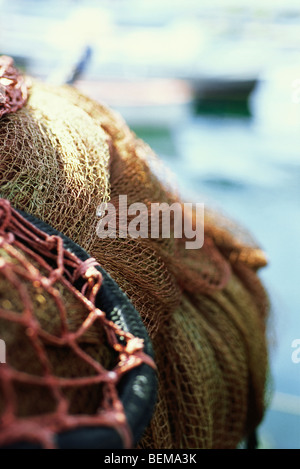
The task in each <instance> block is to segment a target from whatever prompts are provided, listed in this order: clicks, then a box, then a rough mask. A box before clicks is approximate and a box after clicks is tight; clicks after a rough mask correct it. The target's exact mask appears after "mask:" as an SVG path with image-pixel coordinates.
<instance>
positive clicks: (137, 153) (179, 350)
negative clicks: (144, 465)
mask: <svg viewBox="0 0 300 469" xmlns="http://www.w3.org/2000/svg"><path fill="white" fill-rule="evenodd" d="M0 151H1V161H0V173H1V185H0V194H1V195H2V196H3V197H5V198H7V199H9V200H10V201H11V202H12V203H13V205H14V206H16V207H17V208H20V209H23V210H26V211H28V212H29V213H32V214H34V215H35V216H38V217H40V218H41V219H42V220H44V221H46V222H48V223H50V224H51V225H52V226H53V227H54V228H56V229H58V230H59V231H61V232H62V233H64V234H66V235H68V236H69V237H70V238H72V240H74V241H75V242H76V243H78V244H80V245H81V246H82V247H83V248H84V249H86V250H88V252H89V253H90V254H91V255H92V256H93V257H94V258H96V259H97V261H98V262H99V263H100V264H101V265H102V266H103V267H104V268H105V269H106V270H107V271H108V272H109V273H110V275H111V276H112V277H113V279H114V280H115V281H116V282H117V283H118V285H120V287H121V288H122V290H123V291H124V292H126V294H127V295H128V297H129V298H130V300H131V301H132V303H133V304H134V306H135V308H136V309H137V310H138V311H139V313H140V315H141V318H142V320H143V322H144V324H145V326H146V328H147V331H148V333H149V334H150V337H151V339H152V341H153V345H154V351H155V360H156V363H157V367H158V375H159V395H158V402H157V405H156V410H155V412H154V415H153V418H152V421H151V424H150V425H149V427H148V429H147V431H146V434H145V435H144V437H143V439H142V440H141V441H140V444H139V445H140V447H142V448H234V447H236V446H237V444H238V443H239V441H240V440H241V439H242V438H244V437H245V436H247V435H248V434H249V433H251V431H252V430H253V429H254V428H255V427H256V426H257V425H258V423H259V422H260V421H261V419H262V417H263V414H264V410H265V397H264V396H265V387H266V381H267V369H268V360H267V344H266V338H265V328H266V319H267V313H268V299H267V296H266V293H265V291H264V288H263V286H262V285H261V282H260V280H259V278H258V276H257V270H258V269H259V268H260V267H263V266H264V265H266V258H265V255H264V253H263V251H262V250H261V249H260V248H259V247H258V246H257V244H256V243H255V241H253V240H252V238H251V237H250V236H249V235H248V233H246V232H244V231H243V230H242V229H240V228H239V227H238V226H237V225H236V224H235V223H233V222H231V221H230V220H228V219H227V218H226V217H224V216H221V215H219V214H216V213H213V212H212V211H209V210H207V209H205V225H204V244H203V246H202V247H201V249H191V250H188V249H186V247H185V242H186V241H187V239H186V238H185V236H184V235H183V237H182V238H176V237H175V236H174V232H173V231H172V230H171V235H170V237H169V238H163V237H162V236H159V237H158V238H151V237H148V238H141V237H139V238H131V237H129V236H127V237H123V235H122V230H123V228H124V226H122V223H121V218H122V214H123V212H124V210H125V209H126V208H127V207H124V206H122V205H121V206H120V205H119V204H120V199H119V196H120V195H126V196H127V205H128V206H129V205H130V204H133V203H136V202H140V203H141V202H142V203H143V204H145V206H146V207H148V208H150V206H151V204H153V203H163V202H165V203H166V204H168V205H171V204H173V203H179V204H181V205H182V204H183V200H182V199H181V198H180V197H179V195H178V194H177V193H176V192H175V191H174V189H173V187H172V186H171V185H170V184H166V183H164V182H163V181H162V178H161V177H160V175H161V174H162V175H163V176H164V174H163V173H164V172H163V171H161V164H160V162H159V160H158V158H157V157H156V155H155V154H154V153H153V152H152V150H151V149H150V148H149V146H148V145H147V144H145V143H144V142H143V141H141V140H140V139H138V138H137V137H136V135H135V134H134V133H133V132H132V131H131V130H130V129H129V128H128V126H127V125H126V124H125V122H124V121H123V119H122V118H121V117H120V116H119V115H118V114H116V113H114V112H113V111H111V110H110V109H108V108H107V107H106V106H104V105H102V104H99V103H95V102H94V101H93V100H91V99H89V98H87V97H86V96H83V95H82V94H80V93H79V92H78V91H77V90H75V89H74V88H71V87H68V86H63V87H51V86H48V85H45V84H41V83H38V82H33V83H32V87H31V91H30V97H29V100H28V103H27V105H26V106H24V107H23V108H22V109H21V110H19V111H18V112H16V113H15V114H11V115H7V116H4V117H3V118H2V119H1V121H0ZM203 158H205V155H203ZM109 200H110V202H111V203H112V204H113V205H114V206H115V208H116V237H114V238H110V237H107V238H104V239H100V238H99V237H98V236H97V234H96V231H95V229H96V226H97V223H98V222H99V218H97V207H99V205H101V203H102V204H105V203H106V202H108V201H109ZM104 206H105V205H104ZM182 207H183V205H182ZM183 209H184V208H183ZM185 210H186V212H187V213H186V215H187V217H189V219H190V220H191V223H192V225H193V226H194V227H195V223H196V211H195V207H192V208H190V207H189V208H187V209H185ZM98 214H99V213H98ZM129 222H130V218H128V221H127V223H128V224H129Z"/></svg>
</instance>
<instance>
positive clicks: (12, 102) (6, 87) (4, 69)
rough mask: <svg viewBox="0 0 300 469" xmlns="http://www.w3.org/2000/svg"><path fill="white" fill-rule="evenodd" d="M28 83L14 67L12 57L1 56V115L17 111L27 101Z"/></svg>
mask: <svg viewBox="0 0 300 469" xmlns="http://www.w3.org/2000/svg"><path fill="white" fill-rule="evenodd" d="M27 97H28V93H27V85H26V82H25V79H24V77H23V76H22V75H21V74H20V73H19V71H18V70H17V69H16V68H15V67H14V62H13V59H12V58H11V57H7V56H6V55H3V56H1V57H0V117H1V116H3V115H4V114H9V113H11V112H15V111H17V110H18V109H20V108H21V107H23V106H24V104H25V103H26V101H27Z"/></svg>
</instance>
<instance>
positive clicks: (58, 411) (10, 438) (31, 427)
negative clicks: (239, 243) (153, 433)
mask: <svg viewBox="0 0 300 469" xmlns="http://www.w3.org/2000/svg"><path fill="white" fill-rule="evenodd" d="M96 265H98V264H97V262H96V261H95V260H94V259H92V258H89V259H88V260H87V261H84V262H83V261H81V260H79V259H78V258H77V257H76V256H75V255H73V254H72V253H71V252H69V251H67V250H65V249H64V247H63V241H62V239H61V238H60V237H59V236H49V235H47V234H46V233H44V232H42V231H40V230H39V229H37V228H36V227H35V226H34V225H32V224H31V223H29V222H28V221H26V220H25V219H24V218H23V217H22V216H21V215H20V214H18V212H16V211H15V210H14V209H12V207H11V206H10V204H9V202H8V201H6V200H4V199H0V330H1V338H3V339H5V341H6V342H7V363H6V364H1V365H0V422H1V425H0V445H7V444H10V443H13V442H16V441H20V440H21V441H24V440H26V441H31V442H38V443H41V444H42V445H43V446H44V447H46V448H53V447H54V446H55V445H54V435H55V433H57V432H61V431H66V430H71V429H74V428H78V427H82V426H96V425H97V426H98V425H103V426H109V427H113V428H114V429H116V430H117V431H118V432H119V434H120V435H121V437H122V440H123V443H124V446H125V447H130V446H131V444H132V440H131V432H130V429H129V427H128V424H127V421H126V417H125V413H124V409H123V405H122V402H121V400H120V399H119V396H118V391H117V388H116V386H117V384H118V383H119V381H120V379H121V378H122V376H123V375H125V374H126V373H128V371H130V370H132V369H133V368H135V367H137V366H139V365H140V364H141V363H143V362H146V363H148V364H149V365H151V366H154V364H153V362H152V359H151V358H150V357H149V356H147V355H145V354H144V352H143V341H142V340H141V339H139V338H137V337H134V336H133V335H132V334H130V333H128V332H124V331H123V330H121V329H120V328H119V327H118V326H117V325H116V324H115V323H113V322H112V321H109V320H108V319H107V318H106V315H105V313H104V312H103V311H101V310H99V309H98V308H97V307H96V306H95V298H96V296H97V294H98V292H99V290H100V288H101V282H102V275H101V273H100V272H99V271H98V270H97V269H96V268H95V266H96ZM79 277H81V278H83V279H84V285H83V287H82V290H81V291H79V290H77V289H76V288H75V287H74V286H73V285H72V284H73V283H74V282H75V281H76V280H77V279H78V278H79ZM51 302H52V305H51ZM53 305H54V306H55V307H54V309H53ZM43 306H46V307H43ZM70 307H71V313H70V311H69V308H70ZM76 308H77V309H76ZM74 316H75V318H74ZM79 318H80V319H79ZM101 333H102V335H101ZM120 337H122V338H123V341H124V343H122V344H121V343H120V341H119V338H120ZM100 338H101V341H100ZM104 338H105V340H106V348H108V349H110V352H109V356H107V353H106V356H105V353H104V352H103V351H102V352H101V347H104V343H105V340H104ZM20 349H21V353H22V354H23V357H25V360H22V359H21V358H20ZM99 349H100V352H99ZM60 351H63V354H62V355H61V354H60ZM99 355H100V357H101V358H102V360H103V358H104V362H107V361H109V362H111V363H113V367H112V368H111V369H106V368H105V366H104V365H103V363H101V362H100V360H99ZM54 356H56V358H58V360H54V359H53V357H54ZM68 357H71V358H68ZM62 358H64V360H62ZM74 363H76V370H75V372H74V370H73V371H72V372H70V371H69V370H68V367H70V366H73V368H74ZM72 375H73V376H72ZM99 386H100V387H99ZM28 389H29V391H30V392H29V401H30V402H29V401H28V399H27V401H26V394H27V395H28ZM45 390H46V392H45ZM78 390H81V393H80V402H77V401H78V399H77V398H78V393H77V391H78ZM97 393H98V395H99V398H98V399H97V398H96V396H97ZM27 397H28V396H27ZM36 399H37V400H40V401H43V404H42V408H39V405H38V404H37V400H36ZM88 399H91V400H93V407H92V408H89V409H88V410H89V413H90V415H87V414H86V410H87V407H86V405H85V404H86V401H87V400H88ZM33 409H34V411H33Z"/></svg>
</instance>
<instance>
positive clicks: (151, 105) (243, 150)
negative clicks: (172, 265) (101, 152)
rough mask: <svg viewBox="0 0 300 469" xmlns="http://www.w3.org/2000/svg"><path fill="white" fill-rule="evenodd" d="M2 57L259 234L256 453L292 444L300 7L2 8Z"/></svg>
mask: <svg viewBox="0 0 300 469" xmlns="http://www.w3.org/2000/svg"><path fill="white" fill-rule="evenodd" d="M0 54H7V55H12V56H13V57H14V58H15V60H16V61H17V64H18V65H19V66H20V67H22V68H23V69H25V70H26V71H27V72H28V73H30V74H32V75H33V76H36V77H40V78H43V79H46V80H48V81H49V82H54V83H63V82H67V81H72V80H75V79H76V81H75V85H76V86H78V87H79V88H80V89H82V90H83V91H85V92H86V93H87V94H89V95H90V96H92V97H93V98H95V99H99V100H102V101H104V102H106V103H108V104H109V105H111V106H112V107H113V108H114V109H116V110H119V111H120V112H121V113H122V114H123V116H124V117H125V119H126V120H127V122H128V123H129V125H130V126H131V127H132V128H133V130H134V131H135V132H136V133H137V135H138V136H140V137H142V138H143V139H144V140H146V141H147V142H148V143H149V144H150V145H151V146H152V148H153V149H154V150H155V151H156V152H157V153H158V155H159V156H160V157H161V158H162V159H163V160H164V161H165V163H166V164H167V166H168V167H169V168H170V169H171V170H172V171H173V173H174V174H175V175H176V176H177V184H178V187H179V189H180V191H181V194H182V196H183V197H184V199H185V200H186V201H189V202H190V201H195V202H205V203H206V204H209V205H210V206H214V207H217V208H219V209H220V210H222V212H223V213H225V214H227V215H229V216H230V217H231V218H233V219H234V220H236V221H237V222H238V223H241V224H242V225H243V226H245V227H246V228H248V229H249V230H250V231H251V232H252V233H253V234H254V236H255V238H256V239H257V240H258V241H259V244H260V245H261V246H262V247H263V248H264V249H265V250H266V252H267V255H268V258H269V266H268V267H267V268H266V269H264V270H263V271H262V272H261V277H262V279H263V281H264V283H265V285H266V287H267V289H268V291H269V294H270V298H271V301H272V315H271V319H270V324H269V341H270V351H271V352H270V353H271V377H272V378H271V380H270V383H271V390H272V393H271V395H270V406H269V410H268V412H267V414H266V417H265V419H264V422H263V423H262V425H261V427H260V430H259V436H260V446H261V447H262V448H268V449H269V448H270V449H271V448H274V449H275V448H284V449H287V448H300V363H296V362H295V361H298V360H294V361H293V360H292V354H293V352H294V351H295V349H294V348H293V347H292V343H293V341H295V340H296V339H299V340H300V315H299V307H300V293H299V290H300V288H299V267H300V265H299V264H300V247H299V242H300V241H299V240H300V213H299V208H300V207H299V203H300V186H299V180H300V5H299V2H298V1H293V0H282V1H280V0H278V1H277V2H274V1H267V0H260V1H258V0H252V1H251V2H245V1H242V0H239V1H237V0H236V1H234V0H210V1H208V0H201V1H199V0H197V1H196V0H172V1H169V0H159V1H158V0H151V1H150V0H107V1H105V0H99V1H94V2H93V1H84V0H77V1H75V0H74V1H71V0H62V1H57V0H48V1H46V0H45V1H33V0H27V1H26V2H25V1H21V0H0ZM298 357H299V358H300V353H299V354H298ZM299 361H300V360H299Z"/></svg>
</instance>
